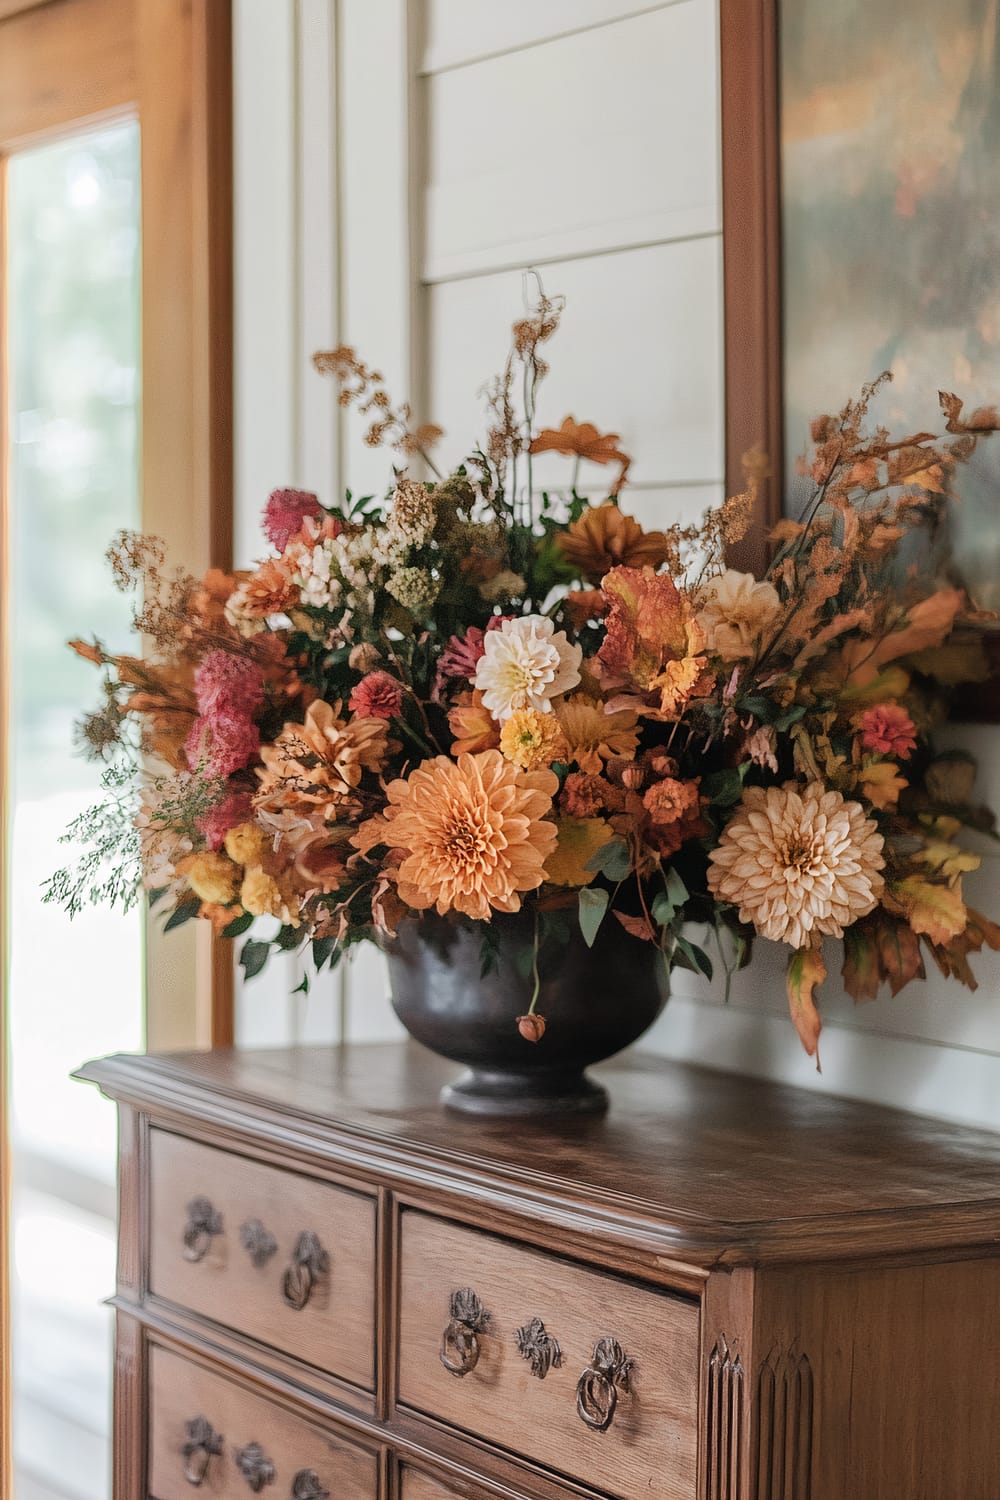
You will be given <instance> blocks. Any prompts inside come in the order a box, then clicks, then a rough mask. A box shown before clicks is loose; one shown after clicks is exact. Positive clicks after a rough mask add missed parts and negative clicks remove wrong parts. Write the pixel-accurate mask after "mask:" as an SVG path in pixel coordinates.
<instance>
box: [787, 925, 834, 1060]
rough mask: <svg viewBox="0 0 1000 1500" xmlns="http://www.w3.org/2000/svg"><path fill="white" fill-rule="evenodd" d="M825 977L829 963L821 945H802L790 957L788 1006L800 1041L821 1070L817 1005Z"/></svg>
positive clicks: (819, 1024) (820, 1024)
mask: <svg viewBox="0 0 1000 1500" xmlns="http://www.w3.org/2000/svg"><path fill="white" fill-rule="evenodd" d="M825 978H826V964H825V963H824V962H823V955H822V954H821V953H820V951H819V949H818V948H799V949H798V951H797V952H795V953H793V954H792V956H791V958H790V959H789V960H788V973H787V975H786V978H785V984H786V988H787V990H788V1008H789V1010H790V1011H791V1015H792V1022H793V1024H794V1026H795V1030H796V1031H797V1032H798V1034H799V1041H800V1042H801V1043H802V1045H803V1047H804V1048H805V1049H806V1052H807V1053H808V1054H809V1056H810V1057H815V1058H816V1070H817V1072H819V1071H820V1067H819V1055H818V1049H819V1034H820V1031H821V1030H822V1028H823V1022H822V1021H821V1020H820V1015H819V1011H818V1010H817V1008H816V1001H815V991H816V987H817V985H820V984H822V983H823V980H824V979H825Z"/></svg>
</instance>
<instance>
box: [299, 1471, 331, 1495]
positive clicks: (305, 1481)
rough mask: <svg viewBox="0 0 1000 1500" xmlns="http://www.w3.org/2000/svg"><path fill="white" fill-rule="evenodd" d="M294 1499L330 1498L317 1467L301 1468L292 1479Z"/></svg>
mask: <svg viewBox="0 0 1000 1500" xmlns="http://www.w3.org/2000/svg"><path fill="white" fill-rule="evenodd" d="M292 1500H330V1491H329V1490H325V1489H324V1488H323V1486H322V1484H321V1483H320V1479H319V1475H318V1474H317V1473H316V1470H315V1469H300V1470H299V1472H298V1473H297V1474H296V1476H295V1478H294V1479H293V1480H292Z"/></svg>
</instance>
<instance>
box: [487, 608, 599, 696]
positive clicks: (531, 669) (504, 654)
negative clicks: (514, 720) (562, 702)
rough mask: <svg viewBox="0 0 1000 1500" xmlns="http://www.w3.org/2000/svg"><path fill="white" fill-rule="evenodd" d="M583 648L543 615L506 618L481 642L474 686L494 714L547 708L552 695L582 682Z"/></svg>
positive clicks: (561, 693) (566, 691)
mask: <svg viewBox="0 0 1000 1500" xmlns="http://www.w3.org/2000/svg"><path fill="white" fill-rule="evenodd" d="M582 659H583V651H582V650H581V648H580V647H579V646H575V645H572V644H571V643H570V642H569V640H568V639H567V637H566V632H565V631H564V630H556V629H555V627H554V626H553V624H552V621H551V620H547V619H546V618H545V616H544V615H521V616H519V617H518V618H516V619H513V620H505V621H504V622H503V624H502V625H501V627H500V629H499V630H491V631H488V632H487V635H486V637H485V639H484V642H483V655H482V656H481V657H480V659H479V661H478V663H477V664H476V677H475V684H476V687H477V688H478V689H479V691H480V692H481V693H482V695H483V702H484V703H485V704H486V707H487V708H488V709H489V711H490V713H491V714H492V715H493V717H494V718H495V719H499V720H500V721H501V722H503V720H505V719H509V718H510V716H511V714H512V713H513V712H514V711H515V709H519V708H534V709H537V710H538V712H539V713H543V714H545V713H548V712H549V710H550V708H551V707H552V701H553V699H555V698H560V697H562V695H563V693H568V692H569V690H570V688H574V687H576V685H577V683H578V682H579V681H580V662H581V660H582Z"/></svg>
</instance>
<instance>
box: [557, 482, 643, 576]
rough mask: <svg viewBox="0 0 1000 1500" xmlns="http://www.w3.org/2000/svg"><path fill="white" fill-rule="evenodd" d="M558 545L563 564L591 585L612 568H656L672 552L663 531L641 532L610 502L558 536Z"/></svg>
mask: <svg viewBox="0 0 1000 1500" xmlns="http://www.w3.org/2000/svg"><path fill="white" fill-rule="evenodd" d="M557 541H558V544H559V550H560V552H561V553H562V555H563V557H565V559H566V561H567V562H568V563H570V564H571V565H572V566H573V567H574V568H576V570H577V572H578V573H579V574H580V577H581V578H585V579H586V580H587V582H588V583H593V584H597V583H600V581H601V579H602V578H603V577H604V575H605V573H610V572H611V569H612V568H617V567H623V566H624V567H629V568H646V567H649V568H658V567H660V565H661V564H662V563H665V562H666V560H667V558H668V557H669V556H670V551H671V548H670V543H669V542H668V541H667V538H666V537H665V536H664V534H663V532H662V531H643V529H642V527H641V526H640V525H639V522H638V521H636V520H635V519H634V517H632V516H627V515H626V514H625V512H624V511H622V510H619V508H618V506H617V505H615V504H614V503H613V502H612V501H610V500H609V501H608V502H607V503H606V504H605V505H595V506H593V507H591V508H590V509H589V510H585V511H584V513H583V515H582V516H580V517H579V519H578V520H576V521H572V522H571V523H570V525H569V526H567V528H566V530H565V531H561V532H559V533H558V536H557Z"/></svg>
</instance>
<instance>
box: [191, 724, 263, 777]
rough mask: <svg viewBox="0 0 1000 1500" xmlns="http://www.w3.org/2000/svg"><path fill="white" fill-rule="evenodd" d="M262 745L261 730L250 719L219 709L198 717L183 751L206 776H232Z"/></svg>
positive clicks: (195, 767)
mask: <svg viewBox="0 0 1000 1500" xmlns="http://www.w3.org/2000/svg"><path fill="white" fill-rule="evenodd" d="M259 749H260V731H259V730H258V728H257V726H256V724H253V723H251V722H250V720H249V719H245V718H242V717H239V716H237V715H234V714H227V713H219V714H216V715H215V716H214V717H213V718H211V719H205V718H202V719H195V721H194V723H193V724H192V726H191V732H190V734H189V735H188V737H187V740H186V741H185V743H184V754H185V756H186V757H187V763H188V766H189V768H190V769H191V770H192V771H195V770H199V769H200V770H202V771H203V772H204V773H205V775H207V776H231V775H232V774H233V772H234V771H241V770H242V769H243V767H244V766H246V765H249V763H250V761H252V760H253V759H254V757H255V756H256V754H257V752H258V750H259Z"/></svg>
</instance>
